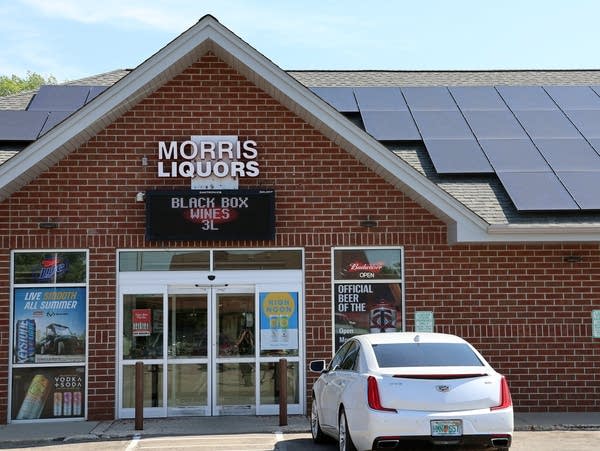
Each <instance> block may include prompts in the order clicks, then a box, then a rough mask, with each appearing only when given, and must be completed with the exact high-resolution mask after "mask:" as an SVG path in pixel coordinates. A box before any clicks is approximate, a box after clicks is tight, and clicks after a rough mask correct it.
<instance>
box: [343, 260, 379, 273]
mask: <svg viewBox="0 0 600 451" xmlns="http://www.w3.org/2000/svg"><path fill="white" fill-rule="evenodd" d="M383 266H384V264H383V263H362V262H354V263H350V264H349V265H348V266H347V267H346V271H348V272H363V271H367V272H372V273H375V274H377V273H379V272H381V270H382V269H383Z"/></svg>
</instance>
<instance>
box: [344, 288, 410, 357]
mask: <svg viewBox="0 0 600 451" xmlns="http://www.w3.org/2000/svg"><path fill="white" fill-rule="evenodd" d="M334 304H335V305H334V311H335V321H334V326H335V350H336V351H337V350H338V349H339V348H340V347H341V346H342V345H343V344H344V343H345V342H346V340H347V339H348V338H350V337H353V336H354V335H362V334H367V333H379V332H401V331H402V286H401V284H398V283H336V284H334Z"/></svg>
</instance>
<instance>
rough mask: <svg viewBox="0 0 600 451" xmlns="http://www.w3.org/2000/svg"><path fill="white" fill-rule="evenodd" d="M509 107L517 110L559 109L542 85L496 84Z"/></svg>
mask: <svg viewBox="0 0 600 451" xmlns="http://www.w3.org/2000/svg"><path fill="white" fill-rule="evenodd" d="M496 90H497V91H498V93H499V94H500V95H501V96H502V98H503V99H504V101H505V102H506V104H507V105H508V107H509V108H510V109H511V110H513V111H515V110H557V109H558V107H557V106H556V104H555V103H554V101H553V100H552V99H551V98H550V96H549V95H548V94H547V93H546V91H544V89H543V88H542V87H541V86H496Z"/></svg>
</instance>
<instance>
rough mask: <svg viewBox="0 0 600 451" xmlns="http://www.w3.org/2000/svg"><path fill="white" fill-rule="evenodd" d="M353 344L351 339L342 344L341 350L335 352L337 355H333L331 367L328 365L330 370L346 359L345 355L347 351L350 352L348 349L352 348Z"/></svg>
mask: <svg viewBox="0 0 600 451" xmlns="http://www.w3.org/2000/svg"><path fill="white" fill-rule="evenodd" d="M351 344H352V342H351V341H347V342H346V343H345V344H344V346H342V347H341V348H340V350H339V351H338V352H336V353H335V355H334V356H333V359H332V360H331V362H330V363H329V367H328V369H329V370H333V369H335V368H337V367H339V366H340V365H341V364H342V361H343V360H344V357H345V355H346V353H347V352H348V349H350V345H351Z"/></svg>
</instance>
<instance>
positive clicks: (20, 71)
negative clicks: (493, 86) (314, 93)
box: [0, 0, 600, 81]
mask: <svg viewBox="0 0 600 451" xmlns="http://www.w3.org/2000/svg"><path fill="white" fill-rule="evenodd" d="M207 13H210V14H212V15H214V16H215V17H216V18H217V19H218V20H219V21H220V22H221V23H222V24H224V25H225V26H227V27H228V28H230V29H231V30H232V31H233V32H234V33H236V34H237V35H238V36H240V37H241V38H242V39H244V40H245V41H246V42H248V43H249V44H251V45H252V46H253V47H255V48H256V49H257V50H259V51H260V52H262V53H263V54H264V55H266V56H267V57H268V58H270V59H271V60H273V61H274V62H275V63H276V64H278V65H279V66H280V67H282V68H283V69H398V70H415V69H416V70H418V69H424V70H441V69H453V70H468V69H478V70H485V69H597V68H600V51H598V44H599V43H600V26H598V25H597V21H598V18H599V17H600V2H598V1H597V0H569V1H566V0H564V1H558V0H544V1H541V0H495V1H489V0H488V1H486V0H453V1H451V0H417V1H415V0H395V1H394V0H388V1H382V0H362V1H355V0H346V1H343V0H338V1H327V0H296V1H287V0H280V1H275V0H264V1H258V0H256V1H252V0H246V1H242V0H237V1H236V0H94V1H90V0H0V17H1V18H2V21H1V22H2V27H1V28H0V74H2V75H10V74H17V75H19V76H23V75H25V74H26V72H27V71H28V70H29V71H33V72H38V73H40V74H42V75H45V76H48V75H53V76H55V77H56V78H57V79H58V80H59V81H64V80H73V79H77V78H81V77H85V76H89V75H94V74H98V73H102V72H107V71H111V70H114V69H121V68H133V67H135V66H137V65H138V64H140V63H141V62H142V61H144V60H145V59H147V58H148V57H150V56H151V55H152V54H154V53H156V52H157V51H158V50H159V49H161V48H162V47H163V46H165V45H166V44H168V43H169V42H170V41H171V40H172V39H174V38H175V37H177V36H178V35H179V34H181V33H182V32H183V31H185V30H186V29H187V28H189V27H190V26H191V25H193V24H194V23H195V22H197V21H198V19H200V18H201V17H202V16H203V15H204V14H207Z"/></svg>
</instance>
